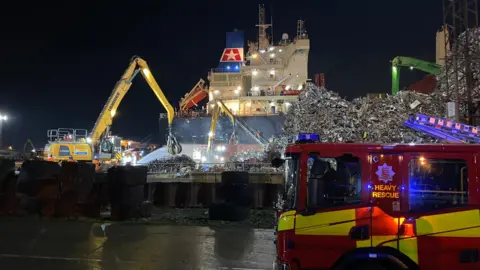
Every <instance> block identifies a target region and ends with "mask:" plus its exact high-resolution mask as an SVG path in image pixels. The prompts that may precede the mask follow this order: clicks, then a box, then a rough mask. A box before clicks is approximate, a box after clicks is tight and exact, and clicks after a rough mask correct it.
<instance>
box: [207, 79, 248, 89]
mask: <svg viewBox="0 0 480 270" xmlns="http://www.w3.org/2000/svg"><path fill="white" fill-rule="evenodd" d="M241 84H242V81H241V80H231V81H220V80H217V81H216V80H212V81H210V87H213V88H215V87H230V86H231V87H236V86H238V85H241Z"/></svg>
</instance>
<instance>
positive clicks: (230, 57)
mask: <svg viewBox="0 0 480 270" xmlns="http://www.w3.org/2000/svg"><path fill="white" fill-rule="evenodd" d="M220 62H243V48H226V49H225V50H223V54H222V57H221V58H220Z"/></svg>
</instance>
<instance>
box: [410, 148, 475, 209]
mask: <svg viewBox="0 0 480 270" xmlns="http://www.w3.org/2000/svg"><path fill="white" fill-rule="evenodd" d="M409 170H410V173H409V182H410V183H409V186H410V188H409V193H410V196H409V204H410V210H411V211H428V210H434V209H443V208H448V207H454V206H458V205H462V204H467V203H468V175H467V171H468V170H467V162H466V161H464V160H461V159H425V158H422V157H421V158H419V159H414V160H411V161H410V163H409Z"/></svg>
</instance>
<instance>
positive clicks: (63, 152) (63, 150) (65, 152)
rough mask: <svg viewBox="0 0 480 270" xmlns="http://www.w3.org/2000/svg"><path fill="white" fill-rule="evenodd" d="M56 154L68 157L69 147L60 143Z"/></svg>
mask: <svg viewBox="0 0 480 270" xmlns="http://www.w3.org/2000/svg"><path fill="white" fill-rule="evenodd" d="M58 155H59V156H61V157H68V156H70V149H69V148H68V146H66V145H60V151H59V152H58Z"/></svg>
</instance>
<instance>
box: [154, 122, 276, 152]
mask: <svg viewBox="0 0 480 270" xmlns="http://www.w3.org/2000/svg"><path fill="white" fill-rule="evenodd" d="M162 120H163V121H161V122H164V123H161V126H166V119H162ZM211 120H212V118H211V116H205V117H185V118H176V119H175V120H174V122H173V124H172V131H173V134H174V135H175V137H176V138H177V140H178V141H179V142H180V143H181V144H197V145H198V144H200V145H205V144H207V143H208V133H209V132H210V126H211ZM237 121H239V122H240V121H241V122H242V123H243V125H244V126H246V127H248V129H249V131H247V130H245V129H242V128H241V126H240V125H238V124H237V125H236V126H235V128H234V127H233V125H232V121H231V119H230V118H229V117H227V116H221V117H219V118H218V120H217V125H216V132H215V142H216V143H228V141H229V139H230V137H231V135H232V133H233V131H234V130H235V135H236V136H237V139H238V143H239V144H258V141H257V140H256V139H255V138H253V136H252V133H254V134H255V135H260V136H261V137H263V138H264V139H267V140H268V139H269V138H271V137H274V136H278V135H281V134H282V133H283V123H284V121H285V116H284V115H272V116H242V117H237ZM257 132H258V134H257Z"/></svg>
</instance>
